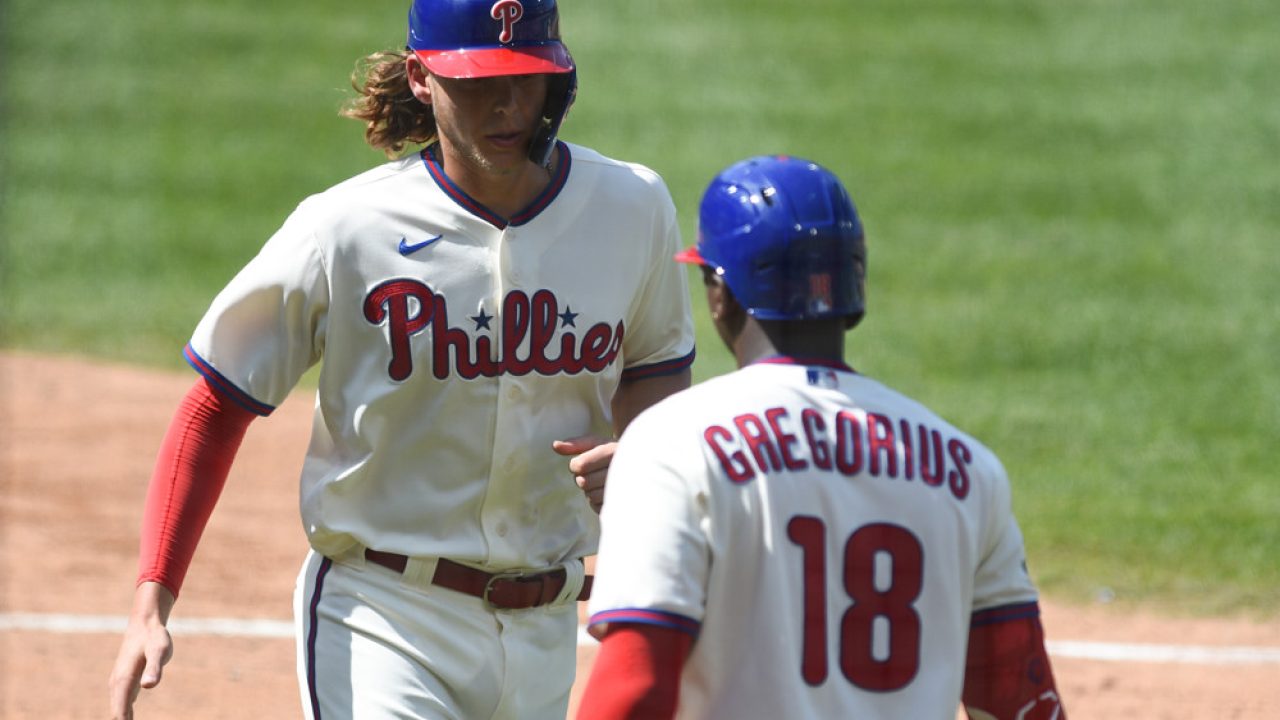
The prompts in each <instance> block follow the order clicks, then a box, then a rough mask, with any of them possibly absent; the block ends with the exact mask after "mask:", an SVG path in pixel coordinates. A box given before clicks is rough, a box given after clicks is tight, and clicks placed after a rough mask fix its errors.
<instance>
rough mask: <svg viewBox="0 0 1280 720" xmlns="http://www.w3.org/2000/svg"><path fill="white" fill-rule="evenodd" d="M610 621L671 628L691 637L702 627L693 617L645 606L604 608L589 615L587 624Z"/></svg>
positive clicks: (600, 623)
mask: <svg viewBox="0 0 1280 720" xmlns="http://www.w3.org/2000/svg"><path fill="white" fill-rule="evenodd" d="M610 623H632V624H636V625H657V626H658V627H665V628H671V629H672V630H679V631H680V632H683V633H688V634H689V635H692V636H693V637H695V638H696V637H698V631H699V630H701V629H702V623H700V622H698V621H697V620H694V619H693V618H689V617H685V616H684V615H678V614H676V613H672V612H666V611H663V610H650V609H646V608H618V609H616V610H605V611H603V612H598V613H596V614H595V615H592V616H591V620H590V621H589V622H588V624H589V625H590V626H591V627H592V628H593V629H594V628H595V627H596V626H598V625H607V624H610Z"/></svg>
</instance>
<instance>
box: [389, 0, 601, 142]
mask: <svg viewBox="0 0 1280 720" xmlns="http://www.w3.org/2000/svg"><path fill="white" fill-rule="evenodd" d="M407 44H408V49H409V50H411V51H412V52H413V53H414V55H417V56H418V59H419V60H421V61H422V64H423V65H425V66H426V68H427V70H429V71H431V72H432V73H434V74H435V75H439V76H440V77H447V78H484V77H494V76H498V75H541V74H547V75H550V76H551V78H552V79H551V81H550V82H549V83H548V86H547V104H546V107H545V108H544V109H543V112H542V120H541V123H540V125H539V127H538V130H537V133H536V134H535V136H534V139H533V142H532V143H531V145H530V148H529V158H530V159H531V160H533V161H534V162H535V163H538V164H539V165H545V164H547V162H548V160H549V159H550V157H551V150H552V148H553V146H554V144H555V136H556V133H557V132H558V131H559V129H560V124H561V123H562V122H564V118H565V116H566V115H567V114H568V113H569V106H570V105H572V104H573V101H574V98H575V97H576V96H577V91H578V74H577V71H576V67H575V65H574V63H573V57H572V56H571V55H570V54H569V49H568V48H567V47H565V45H564V43H563V42H561V41H560V11H559V10H558V9H557V8H556V2H555V0H413V4H412V5H411V6H410V7H409V39H408V43H407Z"/></svg>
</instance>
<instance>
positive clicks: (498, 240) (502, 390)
mask: <svg viewBox="0 0 1280 720" xmlns="http://www.w3.org/2000/svg"><path fill="white" fill-rule="evenodd" d="M518 234H519V230H518V229H517V228H514V227H512V226H510V225H508V226H507V227H505V228H503V229H502V230H501V231H499V232H498V233H496V234H495V242H494V244H493V246H492V247H491V249H490V252H491V253H492V254H491V262H492V263H493V265H492V267H493V268H494V274H493V289H494V297H493V303H494V308H495V309H494V311H493V312H494V320H495V333H494V335H495V336H494V343H493V352H494V354H495V356H496V357H495V359H496V358H503V359H504V362H505V361H506V360H509V359H510V358H512V357H514V356H515V354H516V353H517V352H521V351H522V350H523V349H524V348H522V347H507V346H506V345H505V343H506V341H507V337H506V333H505V332H504V331H503V328H504V327H505V326H506V323H507V322H508V319H507V318H506V317H505V315H506V308H505V307H504V305H505V300H506V298H507V296H508V294H510V293H511V292H513V291H515V290H520V289H524V280H525V278H524V277H522V271H521V269H520V268H519V267H518V265H517V264H516V263H513V262H512V258H511V252H510V244H511V243H512V242H514V241H516V237H517V235H518ZM526 337H527V334H526ZM497 383H498V394H497V408H496V411H495V414H494V421H493V422H494V427H493V447H492V448H491V449H490V457H489V482H488V485H487V487H486V488H485V496H484V502H483V504H482V506H481V527H482V528H483V532H484V535H485V540H486V544H487V545H488V548H489V562H490V563H492V564H494V565H502V566H505V565H511V564H523V559H524V557H525V556H526V551H527V548H524V547H523V545H524V539H523V537H521V536H522V535H523V533H522V532H520V531H519V527H520V523H521V520H520V518H519V508H520V507H521V506H522V503H523V492H522V486H523V484H524V483H523V481H522V479H523V477H524V476H525V474H526V469H527V467H528V459H527V456H528V453H529V451H530V448H529V447H528V445H529V432H528V429H527V428H526V427H525V425H526V424H527V423H528V416H529V413H528V412H527V410H525V409H524V408H525V407H526V406H527V404H528V402H529V396H528V388H527V386H526V384H525V382H524V379H523V378H522V377H518V376H516V375H512V374H511V373H509V372H507V371H506V368H503V369H502V371H501V372H499V373H498V377H497Z"/></svg>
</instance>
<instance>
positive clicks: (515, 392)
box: [507, 386, 520, 400]
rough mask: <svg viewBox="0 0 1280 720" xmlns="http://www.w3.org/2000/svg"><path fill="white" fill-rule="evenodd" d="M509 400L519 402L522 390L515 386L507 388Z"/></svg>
mask: <svg viewBox="0 0 1280 720" xmlns="http://www.w3.org/2000/svg"><path fill="white" fill-rule="evenodd" d="M507 399H508V400H519V399H520V388H518V387H515V386H512V387H509V388H507Z"/></svg>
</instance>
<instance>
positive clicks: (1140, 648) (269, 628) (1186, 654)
mask: <svg viewBox="0 0 1280 720" xmlns="http://www.w3.org/2000/svg"><path fill="white" fill-rule="evenodd" d="M127 624H128V619H127V618H125V617H123V616H118V615H65V614H43V613H0V631H5V630H21V631H28V632H51V633H61V634H93V633H99V634H102V633H108V634H114V633H121V632H124V629H125V627H126V625H127ZM169 630H170V631H171V632H173V634H175V635H215V636H220V637H258V638H292V637H293V622H291V621H288V620H261V619H238V618H174V619H173V620H172V621H171V622H170V623H169ZM595 644H597V643H596V641H595V639H594V638H592V637H591V636H590V635H588V634H587V631H586V628H582V627H580V628H578V645H579V646H591V645H595ZM1046 645H1047V648H1048V650H1049V654H1050V655H1052V656H1054V657H1062V658H1073V659H1081V660H1103V661H1109V662H1146V663H1186V664H1192V665H1241V664H1253V665H1257V664H1270V663H1278V664H1280V648H1273V647H1249V646H1239V645H1237V646H1230V645H1214V646H1210V645H1159V644H1149V643H1113V642H1087V641H1081V640H1056V641H1055V640H1050V641H1049V642H1048V643H1046Z"/></svg>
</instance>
